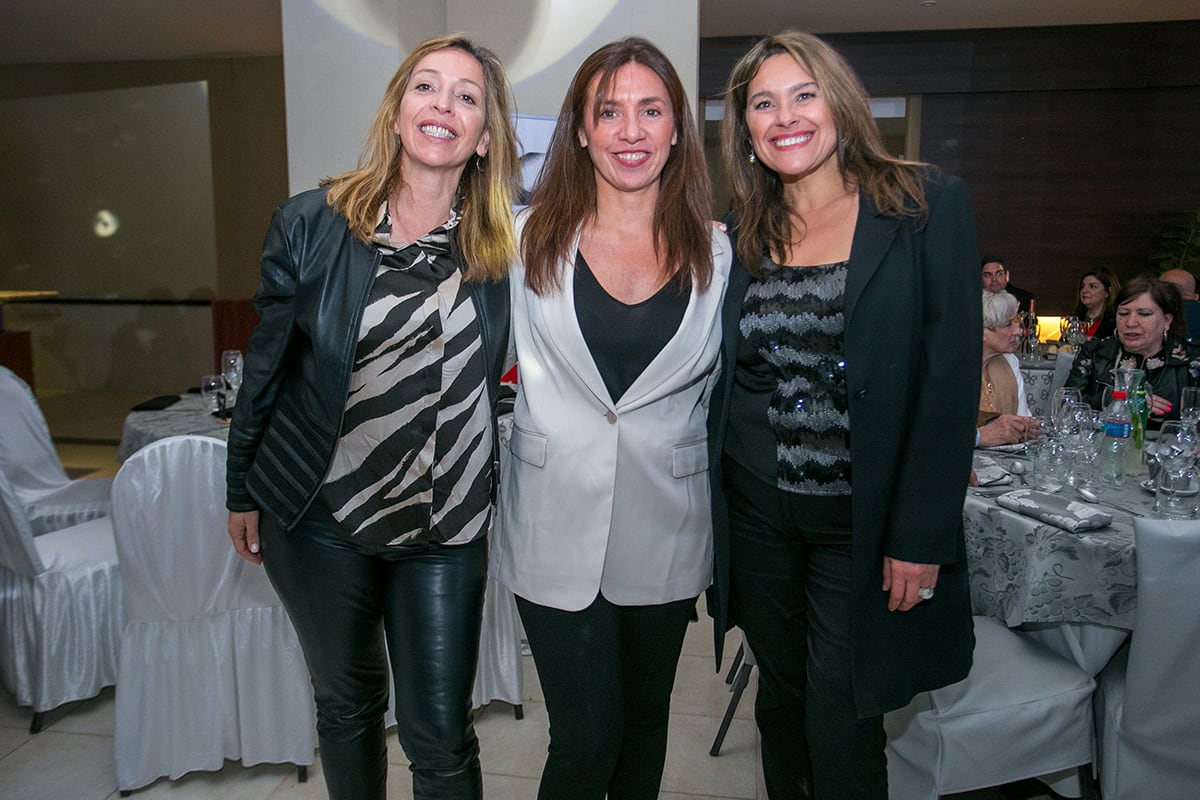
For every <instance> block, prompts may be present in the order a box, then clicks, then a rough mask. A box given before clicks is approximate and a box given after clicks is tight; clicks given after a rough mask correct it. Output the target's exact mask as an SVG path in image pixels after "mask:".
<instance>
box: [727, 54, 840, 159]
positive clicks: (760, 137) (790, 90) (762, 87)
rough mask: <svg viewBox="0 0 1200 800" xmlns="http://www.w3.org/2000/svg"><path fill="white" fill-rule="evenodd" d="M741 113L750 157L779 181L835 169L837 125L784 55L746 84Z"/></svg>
mask: <svg viewBox="0 0 1200 800" xmlns="http://www.w3.org/2000/svg"><path fill="white" fill-rule="evenodd" d="M745 113H746V128H747V129H748V130H749V132H750V145H751V147H752V148H753V149H754V154H755V156H756V157H757V158H758V160H759V162H760V163H761V164H763V166H765V167H767V168H768V169H771V170H772V171H774V172H775V173H776V174H778V175H779V177H780V178H782V179H783V180H784V181H785V182H786V181H788V180H789V179H791V180H795V179H798V178H803V177H806V176H808V175H811V174H813V173H815V172H818V171H820V170H824V169H830V170H835V171H836V170H837V169H838V164H837V159H836V158H835V157H834V154H835V153H836V152H837V145H838V131H837V124H836V123H835V122H834V120H833V115H832V113H831V112H830V109H829V106H828V104H827V103H826V102H825V98H824V97H823V96H822V94H821V89H820V87H819V86H817V83H816V81H815V80H814V79H813V77H812V76H811V75H809V73H808V71H807V70H805V69H804V67H802V66H801V65H800V64H799V62H797V61H796V59H794V58H792V57H791V56H790V55H788V54H787V53H780V54H779V55H774V56H771V57H770V58H768V59H767V60H765V61H763V63H762V66H760V67H759V68H758V72H756V73H755V74H754V77H753V78H751V79H750V84H749V86H748V87H747V98H746V112H745Z"/></svg>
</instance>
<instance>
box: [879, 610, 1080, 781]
mask: <svg viewBox="0 0 1200 800" xmlns="http://www.w3.org/2000/svg"><path fill="white" fill-rule="evenodd" d="M1094 689H1095V682H1094V681H1093V680H1092V676H1090V675H1088V674H1087V672H1085V671H1084V670H1082V669H1080V668H1079V667H1077V666H1075V665H1074V664H1072V663H1071V662H1070V661H1068V660H1067V659H1064V658H1062V657H1060V656H1058V655H1055V654H1054V653H1051V652H1050V651H1048V650H1046V649H1045V648H1043V647H1041V646H1039V645H1038V644H1036V643H1034V642H1029V641H1026V640H1024V639H1022V638H1021V637H1019V636H1017V635H1016V634H1015V633H1013V632H1012V631H1010V630H1009V629H1008V628H1007V627H1005V625H1004V623H1002V622H1000V621H999V620H996V619H992V618H991V617H980V616H977V617H975V655H974V663H973V665H972V666H971V671H970V673H969V674H968V675H967V677H966V679H964V680H962V681H959V682H958V683H954V684H951V685H949V686H945V687H943V688H941V689H937V690H935V691H932V692H922V693H921V694H919V695H917V696H916V697H915V698H914V699H913V701H912V702H911V703H910V704H909V705H908V706H906V707H904V708H902V709H899V710H897V711H893V712H891V713H888V714H886V715H884V728H885V730H886V731H887V737H888V744H887V762H888V764H887V768H888V785H889V788H890V791H891V794H892V796H893V797H903V798H905V800H937V797H938V796H939V795H942V794H953V793H956V792H966V791H971V790H975V789H982V788H985V787H990V786H1001V785H1003V784H1006V783H1012V782H1014V781H1018V780H1022V779H1025V778H1037V777H1042V776H1052V777H1053V778H1058V777H1061V775H1062V773H1064V772H1065V771H1067V770H1076V769H1077V770H1078V773H1079V777H1080V782H1081V784H1082V793H1083V796H1084V797H1085V798H1094V797H1095V796H1096V795H1095V782H1094V780H1092V779H1091V774H1092V773H1091V762H1092V743H1093V733H1092V705H1091V701H1092V694H1093V691H1094Z"/></svg>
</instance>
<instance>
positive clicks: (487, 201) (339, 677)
mask: <svg viewBox="0 0 1200 800" xmlns="http://www.w3.org/2000/svg"><path fill="white" fill-rule="evenodd" d="M516 164H517V160H516V145H515V135H514V132H513V128H512V124H511V122H510V118H509V101H508V82H507V79H506V78H505V77H504V71H503V69H502V67H501V65H500V62H499V60H498V59H497V58H496V57H495V55H493V54H492V53H491V52H490V51H489V50H487V49H485V48H483V47H480V46H478V45H476V44H475V43H473V42H472V41H470V40H469V39H467V38H465V37H463V36H460V35H451V36H443V37H438V38H435V39H430V40H427V41H425V42H423V43H421V44H420V45H418V46H417V48H416V49H415V50H414V51H413V52H412V53H411V54H410V55H409V56H408V58H406V59H405V60H404V63H403V64H401V65H400V69H399V70H397V72H396V74H395V76H393V78H392V80H391V82H390V83H389V84H388V87H387V90H386V92H385V94H384V98H383V102H382V103H381V104H380V107H379V111H378V112H377V114H376V117H375V122H374V124H373V126H372V128H371V132H370V135H369V137H368V140H367V143H366V146H365V148H364V150H363V155H362V158H361V159H360V162H359V166H358V168H357V169H355V170H352V171H351V172H348V173H346V174H344V175H340V176H338V177H335V178H331V179H328V180H326V181H324V182H323V186H322V187H321V188H319V189H314V190H311V191H307V192H303V193H301V194H299V195H297V196H295V197H293V198H291V199H290V200H288V201H286V202H285V203H283V204H282V205H281V206H279V208H277V209H276V210H275V214H274V216H273V218H272V220H271V225H270V228H269V229H268V231H267V236H266V241H265V243H264V245H263V257H262V270H261V278H260V282H259V287H258V292H257V294H256V296H255V306H256V308H257V310H258V313H259V316H260V317H261V321H260V322H259V325H258V327H257V328H256V329H255V331H254V334H253V335H252V337H251V340H250V346H249V350H248V353H247V355H246V364H245V373H244V378H243V383H242V387H241V391H240V393H239V397H238V404H237V408H236V409H235V411H234V416H233V425H232V427H231V429H230V433H229V456H228V492H227V500H226V505H227V507H228V508H229V511H230V513H229V534H230V536H231V538H232V539H233V544H234V547H235V548H236V549H237V551H238V553H239V554H240V555H241V556H243V557H244V558H246V559H247V560H248V561H250V562H252V563H255V564H263V565H264V566H265V568H266V570H267V575H268V576H269V577H270V579H271V582H272V584H273V585H274V586H275V588H276V590H278V592H279V596H280V598H281V599H282V600H283V604H284V606H285V607H286V608H287V611H288V614H289V615H290V616H291V619H292V622H293V623H294V625H295V627H296V632H297V634H298V635H299V638H300V643H301V646H302V648H303V650H304V656H305V659H306V661H307V662H308V667H309V672H310V673H311V675H312V683H313V691H314V695H315V697H316V702H317V733H318V737H319V740H320V748H321V766H322V772H323V773H324V776H325V782H326V786H327V787H328V789H329V796H330V797H331V798H334V800H361V799H362V798H378V799H379V800H382V798H383V797H384V796H385V782H386V778H387V747H386V742H385V737H384V727H383V718H384V712H385V711H386V707H387V698H388V693H389V686H388V678H387V676H388V663H387V659H388V658H389V657H390V659H391V671H392V676H393V680H394V683H393V685H392V687H391V689H392V691H393V693H394V697H395V702H396V709H395V710H396V720H397V733H398V735H399V739H400V744H401V746H402V747H403V748H404V751H405V753H406V755H407V756H408V758H409V761H410V762H411V766H410V767H409V768H410V770H411V771H412V783H413V796H414V797H415V798H425V799H427V800H433V799H434V798H439V799H440V798H447V799H448V798H479V797H482V782H481V774H480V767H479V744H478V741H477V740H476V737H475V732H474V729H473V726H472V718H471V687H472V685H473V682H474V677H475V664H476V660H477V655H478V647H479V630H480V619H481V614H482V608H483V595H484V586H485V581H486V579H487V544H486V540H485V535H486V534H487V531H488V528H489V525H490V519H491V510H492V504H491V498H492V497H493V495H494V484H495V481H496V477H497V476H496V475H495V472H494V470H493V466H492V465H493V463H494V461H495V459H496V429H495V424H494V419H493V418H494V414H495V409H496V402H497V399H498V397H497V394H498V389H499V381H500V375H501V374H502V371H503V367H504V363H505V358H506V355H507V341H508V319H509V305H508V287H507V283H506V281H505V280H504V276H505V274H506V272H507V269H508V267H509V265H510V263H511V260H512V258H513V256H514V255H515V251H516V239H515V235H514V233H513V230H512V217H511V210H510V208H511V203H512V201H513V198H514V197H515V195H516V185H517V182H516V175H517V169H516ZM385 641H386V655H385Z"/></svg>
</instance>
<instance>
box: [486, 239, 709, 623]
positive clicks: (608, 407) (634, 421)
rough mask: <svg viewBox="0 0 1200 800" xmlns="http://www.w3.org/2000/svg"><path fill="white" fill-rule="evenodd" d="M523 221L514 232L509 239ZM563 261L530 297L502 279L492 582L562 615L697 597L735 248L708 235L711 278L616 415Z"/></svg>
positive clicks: (569, 264) (520, 268)
mask: <svg viewBox="0 0 1200 800" xmlns="http://www.w3.org/2000/svg"><path fill="white" fill-rule="evenodd" d="M523 222H524V218H523V217H522V218H520V219H518V222H517V226H518V234H520V232H521V230H522V228H523ZM577 249H578V237H577V238H576V242H575V243H574V244H573V245H572V246H571V249H570V253H571V255H572V260H567V261H564V262H563V263H562V264H561V265H560V268H561V270H562V274H563V281H562V289H561V290H560V291H558V292H555V293H553V294H548V295H546V296H544V297H538V296H537V295H535V294H534V293H533V292H532V291H530V290H529V289H528V288H527V287H526V286H525V268H524V264H522V263H520V262H519V261H518V263H517V264H516V265H515V266H514V268H513V272H512V274H511V292H512V312H513V313H512V335H513V341H514V344H515V347H516V355H517V363H518V365H519V368H520V381H519V383H518V388H517V401H516V406H515V409H514V415H513V432H512V438H511V440H510V442H509V450H510V455H511V458H509V459H508V463H507V464H506V465H505V466H506V469H505V470H504V471H503V474H502V475H501V485H500V500H499V504H498V508H497V512H496V527H495V531H494V533H493V539H492V545H491V573H492V575H493V576H494V577H495V578H496V579H497V580H499V581H500V582H501V583H503V584H504V585H505V586H507V587H508V588H509V589H511V590H512V591H513V592H514V593H516V594H518V595H520V596H521V597H524V598H525V599H527V600H530V601H532V602H534V603H537V604H539V605H544V606H549V607H552V608H558V609H562V610H565V611H578V610H580V609H583V608H586V607H588V606H589V605H591V603H592V602H593V601H594V600H595V599H596V596H597V594H599V593H603V594H604V597H605V598H606V599H607V600H608V601H610V602H612V603H615V604H618V605H651V604H658V603H666V602H670V601H672V600H682V599H685V598H688V597H695V596H696V595H698V594H700V592H702V591H704V589H705V588H706V587H707V586H708V584H709V583H710V582H711V579H712V520H711V511H710V507H709V487H708V479H709V476H708V449H707V436H706V429H705V420H706V417H707V414H708V401H709V395H710V394H711V393H712V387H713V385H714V383H715V382H716V372H717V369H716V367H717V358H718V355H719V353H720V343H721V326H720V310H721V301H722V298H723V297H724V294H725V287H726V284H727V283H728V280H729V267H730V262H731V248H730V246H729V240H728V238H726V236H725V234H723V233H721V232H720V231H717V230H714V231H713V234H712V253H713V276H712V282H711V283H710V285H709V287H708V289H707V290H705V291H703V292H699V291H697V290H696V289H695V288H693V290H692V294H691V298H690V299H689V301H688V306H687V311H686V312H685V313H684V316H683V321H682V322H681V323H680V325H679V329H678V330H677V331H676V332H675V335H674V336H672V337H671V339H670V341H669V342H667V344H666V346H665V347H664V348H663V349H662V351H661V352H660V353H659V354H658V355H657V356H655V358H654V360H653V361H652V362H651V363H650V365H649V366H647V367H646V369H645V371H644V372H643V373H642V374H641V375H639V376H638V378H637V380H636V381H634V383H633V385H632V386H631V387H630V388H629V390H628V391H627V392H625V394H624V395H623V396H622V397H621V399H620V401H619V402H617V403H615V404H614V403H613V402H612V400H611V399H610V397H609V394H608V389H607V388H606V387H605V385H604V381H603V379H602V378H601V377H600V372H599V370H598V369H597V368H596V364H595V362H594V361H593V360H592V356H591V352H590V351H589V350H588V346H587V343H586V342H585V340H584V338H583V333H582V331H581V330H580V328H579V322H578V320H577V319H576V316H575V292H574V282H573V280H572V276H573V271H574V268H575V267H574V261H573V256H574V254H575V252H576V250H577Z"/></svg>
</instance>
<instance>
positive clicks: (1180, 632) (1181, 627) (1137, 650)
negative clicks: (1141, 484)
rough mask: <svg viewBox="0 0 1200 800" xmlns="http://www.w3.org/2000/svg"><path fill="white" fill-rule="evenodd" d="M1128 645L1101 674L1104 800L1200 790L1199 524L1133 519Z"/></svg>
mask: <svg viewBox="0 0 1200 800" xmlns="http://www.w3.org/2000/svg"><path fill="white" fill-rule="evenodd" d="M1133 527H1134V541H1135V542H1136V546H1137V609H1136V610H1135V611H1134V627H1133V635H1132V637H1131V638H1130V640H1129V644H1128V645H1127V646H1126V647H1125V648H1123V649H1122V650H1121V651H1120V652H1118V653H1117V655H1116V656H1115V657H1114V658H1113V660H1112V663H1110V664H1109V666H1108V668H1107V669H1105V670H1104V672H1102V673H1100V688H1099V690H1098V691H1097V692H1096V723H1097V727H1098V728H1099V729H1100V737H1099V738H1100V788H1101V790H1102V792H1103V794H1104V798H1105V800H1141V799H1142V798H1154V800H1191V798H1195V797H1197V796H1198V795H1200V522H1191V521H1188V522H1177V521H1171V520H1159V519H1148V518H1137V519H1134V521H1133Z"/></svg>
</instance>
